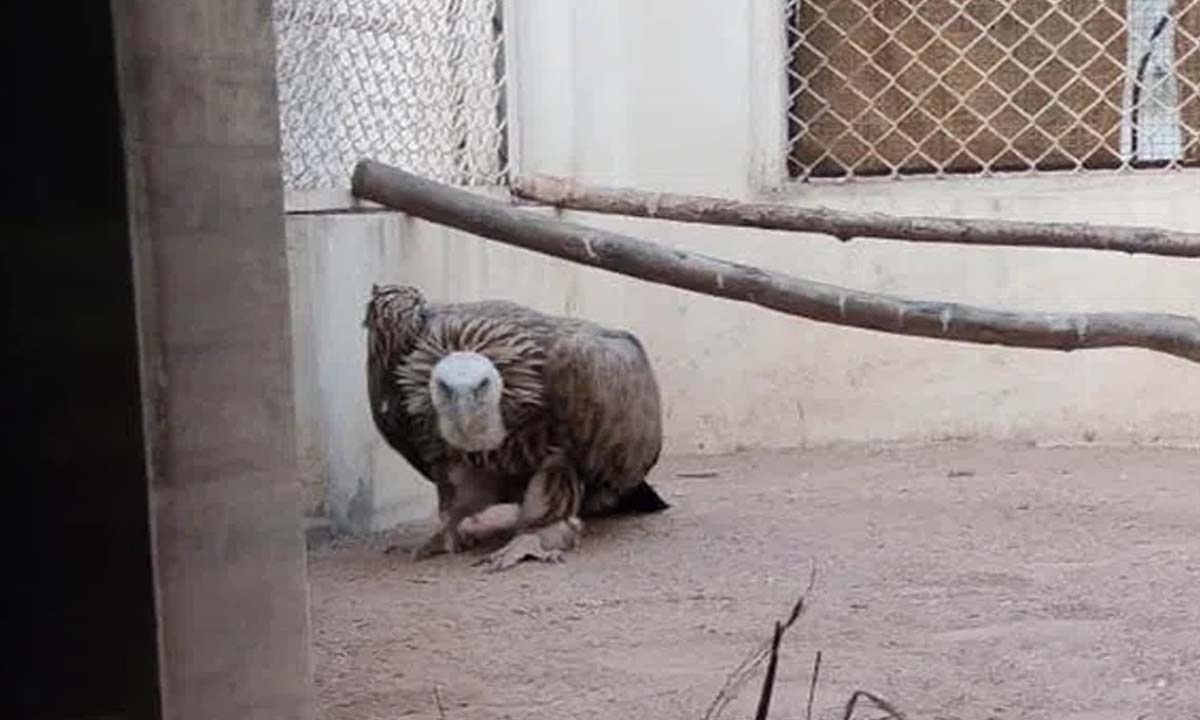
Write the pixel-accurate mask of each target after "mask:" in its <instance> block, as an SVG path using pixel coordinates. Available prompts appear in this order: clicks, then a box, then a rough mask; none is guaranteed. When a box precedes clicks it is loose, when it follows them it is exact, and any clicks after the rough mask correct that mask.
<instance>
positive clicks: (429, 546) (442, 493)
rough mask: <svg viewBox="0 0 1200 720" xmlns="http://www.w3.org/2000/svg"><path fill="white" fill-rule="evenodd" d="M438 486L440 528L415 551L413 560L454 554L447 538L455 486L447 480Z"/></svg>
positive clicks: (392, 548)
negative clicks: (447, 553)
mask: <svg viewBox="0 0 1200 720" xmlns="http://www.w3.org/2000/svg"><path fill="white" fill-rule="evenodd" d="M436 486H437V497H438V528H437V530H435V531H434V533H433V534H432V535H430V536H429V539H427V540H426V541H425V542H424V543H422V544H421V545H420V547H418V548H417V549H416V550H413V552H412V559H413V560H425V559H426V558H431V557H433V556H434V555H441V554H442V553H445V552H453V550H452V549H451V548H450V546H449V538H447V535H446V530H447V529H448V528H449V523H450V508H451V505H452V504H453V502H454V494H455V493H454V486H453V485H452V484H450V483H449V482H447V481H445V480H443V481H442V482H439V483H436ZM393 550H395V547H394V546H393V547H390V548H388V552H391V551H393Z"/></svg>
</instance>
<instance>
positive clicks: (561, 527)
mask: <svg viewBox="0 0 1200 720" xmlns="http://www.w3.org/2000/svg"><path fill="white" fill-rule="evenodd" d="M582 529H583V523H581V522H580V521H579V519H578V518H571V519H569V520H560V521H559V522H556V523H554V524H553V525H547V526H546V527H544V528H540V529H538V530H530V531H525V532H522V533H519V534H518V535H517V536H516V537H514V538H513V539H512V540H510V541H509V542H508V544H507V545H505V546H504V547H502V548H500V549H499V550H497V551H495V552H493V553H491V554H490V555H488V556H486V557H484V558H483V559H482V560H480V561H479V562H477V563H475V564H476V565H484V566H485V568H486V569H487V571H488V572H500V571H502V570H508V569H509V568H512V567H514V566H516V565H517V564H518V563H520V562H522V561H524V560H535V561H538V562H550V563H559V562H562V561H563V553H565V552H566V551H567V550H570V549H572V548H573V547H575V544H576V542H577V541H578V539H579V533H580V531H581V530H582Z"/></svg>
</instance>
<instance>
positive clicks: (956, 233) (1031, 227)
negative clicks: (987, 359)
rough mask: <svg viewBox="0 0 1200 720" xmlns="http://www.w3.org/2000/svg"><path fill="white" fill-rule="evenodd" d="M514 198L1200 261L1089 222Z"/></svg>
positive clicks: (539, 184) (522, 182)
mask: <svg viewBox="0 0 1200 720" xmlns="http://www.w3.org/2000/svg"><path fill="white" fill-rule="evenodd" d="M512 191H513V194H514V195H516V196H518V197H520V198H524V199H526V200H532V201H535V202H540V203H545V204H547V205H554V206H555V207H560V208H566V209H569V210H585V211H588V212H597V213H605V214H610V215H630V216H633V217H645V218H657V219H660V220H675V221H678V222H688V223H704V224H706V225H733V226H738V227H754V228H766V229H770V230H790V231H794V232H805V233H820V234H823V235H832V236H834V237H836V238H838V239H839V240H843V241H848V240H853V239H854V238H879V239H883V240H907V241H910V242H922V243H955V244H962V245H1002V246H1012V247H1047V248H1072V249H1090V250H1113V251H1119V252H1125V253H1130V254H1133V253H1144V254H1148V255H1168V256H1173V257H1200V233H1189V232H1172V231H1168V230H1164V229H1162V228H1152V227H1135V226H1119V225H1088V224H1086V223H1038V222H1019V221H1010V220H985V219H969V220H965V219H954V218H940V217H917V216H898V215H884V214H883V213H854V212H842V211H838V210H830V209H827V208H804V207H797V206H794V205H782V204H774V203H748V202H739V201H736V200H725V199H721V198H714V197H704V196H701V195H678V194H673V193H653V192H644V191H640V190H631V189H627V188H601V187H588V186H585V185H580V184H577V183H575V182H573V181H569V180H564V179H562V178H556V177H549V176H541V175H539V176H532V177H518V178H515V179H514V180H513V183H512Z"/></svg>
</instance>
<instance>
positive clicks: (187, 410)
mask: <svg viewBox="0 0 1200 720" xmlns="http://www.w3.org/2000/svg"><path fill="white" fill-rule="evenodd" d="M112 7H113V11H114V25H115V33H116V41H117V52H118V77H119V84H120V89H121V100H122V114H123V120H124V123H125V127H124V130H125V142H126V156H127V164H128V174H129V177H128V184H129V191H130V192H129V203H130V219H131V226H132V236H133V255H134V266H135V267H134V277H135V285H136V293H137V301H138V312H139V317H138V322H139V336H140V340H141V356H142V361H141V368H142V383H143V410H144V421H145V423H146V434H147V438H148V439H147V444H148V448H147V450H148V455H149V458H150V463H149V466H150V469H149V479H148V480H149V490H150V514H151V524H152V531H153V535H154V541H153V542H154V563H155V588H156V601H157V611H158V616H159V658H160V682H161V688H162V702H163V717H164V718H165V719H167V720H191V719H193V718H194V719H195V720H213V719H214V718H309V717H312V714H313V711H312V695H311V680H310V678H311V670H310V662H309V631H308V610H307V584H306V578H305V558H304V540H303V525H302V512H301V496H300V487H299V483H298V481H297V476H296V453H295V431H294V419H293V410H292V372H291V362H292V361H291V349H290V343H291V337H290V327H289V312H288V276H287V263H286V256H285V243H284V226H283V190H282V186H281V180H280V172H279V130H278V120H277V104H276V89H275V60H274V53H275V46H274V37H273V32H272V26H271V2H270V0H171V1H170V2H161V1H160V0H122V1H121V2H115V1H114V2H113V3H112Z"/></svg>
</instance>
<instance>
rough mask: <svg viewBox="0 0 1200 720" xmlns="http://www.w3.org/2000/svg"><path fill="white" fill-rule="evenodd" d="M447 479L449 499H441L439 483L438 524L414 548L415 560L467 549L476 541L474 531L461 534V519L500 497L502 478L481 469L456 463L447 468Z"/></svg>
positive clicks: (480, 511)
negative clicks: (415, 548) (436, 528)
mask: <svg viewBox="0 0 1200 720" xmlns="http://www.w3.org/2000/svg"><path fill="white" fill-rule="evenodd" d="M447 478H448V482H446V483H445V485H446V486H447V487H449V488H450V491H449V496H450V499H449V500H443V498H442V492H441V487H442V486H441V485H439V493H438V503H439V508H440V509H441V512H440V517H441V527H439V528H438V530H437V532H435V533H434V534H433V536H432V537H430V538H429V539H428V540H427V541H425V544H424V545H422V546H421V547H419V548H417V550H416V551H415V552H414V553H413V559H414V560H422V559H424V558H427V557H431V556H433V555H437V554H439V553H442V552H447V553H452V554H453V553H457V552H461V551H463V550H466V549H469V548H470V547H471V546H473V545H474V544H475V540H476V538H477V533H465V534H464V533H463V532H462V523H463V521H464V520H466V519H468V518H471V517H473V516H475V515H477V514H482V513H483V512H485V511H486V510H487V509H488V508H489V507H491V506H493V505H494V504H495V503H497V502H499V500H500V499H501V498H500V496H501V492H502V490H503V484H502V483H503V480H504V479H503V478H502V477H500V476H498V475H495V474H493V473H490V472H488V471H486V470H483V469H481V468H475V467H471V466H470V465H467V464H456V465H454V466H452V467H451V468H450V469H449V470H448V472H447ZM477 524H478V523H477Z"/></svg>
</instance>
